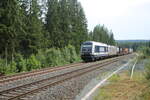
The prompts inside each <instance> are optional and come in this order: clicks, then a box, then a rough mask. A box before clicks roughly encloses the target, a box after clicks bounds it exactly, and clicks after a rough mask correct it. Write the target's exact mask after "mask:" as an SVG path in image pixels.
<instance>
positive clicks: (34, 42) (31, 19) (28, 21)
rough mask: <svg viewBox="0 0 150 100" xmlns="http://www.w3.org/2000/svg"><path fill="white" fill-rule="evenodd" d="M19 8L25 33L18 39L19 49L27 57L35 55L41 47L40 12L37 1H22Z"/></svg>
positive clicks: (41, 28) (41, 25) (41, 26)
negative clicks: (20, 8)
mask: <svg viewBox="0 0 150 100" xmlns="http://www.w3.org/2000/svg"><path fill="white" fill-rule="evenodd" d="M21 7H22V14H23V22H24V25H23V28H24V30H25V32H24V33H23V34H21V35H20V37H19V38H20V49H21V52H22V53H23V54H24V55H25V56H26V57H29V56H30V55H31V54H32V53H34V54H36V53H37V52H38V49H39V48H40V47H41V45H42V43H41V41H42V40H41V39H42V38H43V33H42V31H43V24H42V21H41V19H40V17H41V13H40V12H41V11H40V6H39V4H38V1H37V0H22V3H21Z"/></svg>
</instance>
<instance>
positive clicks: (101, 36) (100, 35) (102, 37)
mask: <svg viewBox="0 0 150 100" xmlns="http://www.w3.org/2000/svg"><path fill="white" fill-rule="evenodd" d="M89 36H90V37H89V39H90V40H92V41H97V42H102V43H107V44H110V45H115V44H116V43H115V40H114V36H113V33H112V31H108V29H107V28H106V27H104V25H103V26H101V25H97V26H95V27H94V30H93V32H92V31H91V32H90V34H89Z"/></svg>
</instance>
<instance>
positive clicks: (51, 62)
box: [0, 0, 115, 74]
mask: <svg viewBox="0 0 150 100" xmlns="http://www.w3.org/2000/svg"><path fill="white" fill-rule="evenodd" d="M98 28H100V31H99V32H98V34H96V35H95V30H94V31H93V32H91V33H90V34H89V33H88V29H87V19H86V16H85V13H84V9H83V8H82V5H81V3H80V2H79V1H78V0H43V1H42V2H41V0H1V2H0V72H2V73H8V74H9V73H17V72H23V71H30V70H33V69H39V68H43V67H47V66H58V65H63V64H69V63H73V62H77V61H80V60H81V59H80V57H79V52H80V45H81V43H82V42H84V41H87V40H94V41H101V42H107V43H109V44H115V41H114V38H113V33H112V32H111V31H108V30H107V28H105V27H104V26H98ZM101 35H102V40H97V39H96V38H93V37H101Z"/></svg>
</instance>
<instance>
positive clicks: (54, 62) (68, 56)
mask: <svg viewBox="0 0 150 100" xmlns="http://www.w3.org/2000/svg"><path fill="white" fill-rule="evenodd" d="M79 61H81V59H80V57H79V55H77V53H76V51H75V48H74V47H73V46H71V45H69V46H67V47H65V48H63V49H58V48H51V49H47V50H46V51H45V50H39V52H38V53H37V54H36V55H31V56H30V57H29V58H27V59H25V58H24V57H23V56H22V55H20V54H16V56H15V60H14V61H13V62H11V63H9V64H8V65H7V66H5V60H4V59H0V66H1V67H0V68H1V69H0V71H1V73H6V74H12V73H18V72H24V71H31V70H34V69H40V68H45V67H54V66H60V65H65V64H70V63H74V62H79Z"/></svg>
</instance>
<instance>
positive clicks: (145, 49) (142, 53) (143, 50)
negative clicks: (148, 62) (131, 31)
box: [137, 46, 150, 58]
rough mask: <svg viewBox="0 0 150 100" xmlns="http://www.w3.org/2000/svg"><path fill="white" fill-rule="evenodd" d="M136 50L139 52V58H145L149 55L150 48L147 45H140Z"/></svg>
mask: <svg viewBox="0 0 150 100" xmlns="http://www.w3.org/2000/svg"><path fill="white" fill-rule="evenodd" d="M137 51H138V52H139V54H140V56H139V58H146V57H149V56H150V48H149V47H145V46H141V47H139V48H138V49H137Z"/></svg>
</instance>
